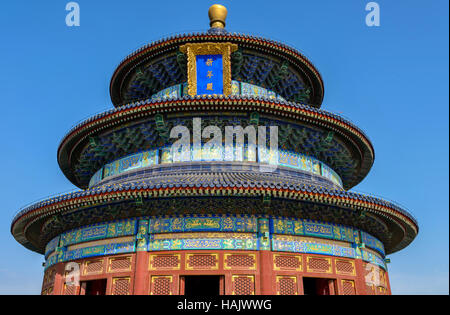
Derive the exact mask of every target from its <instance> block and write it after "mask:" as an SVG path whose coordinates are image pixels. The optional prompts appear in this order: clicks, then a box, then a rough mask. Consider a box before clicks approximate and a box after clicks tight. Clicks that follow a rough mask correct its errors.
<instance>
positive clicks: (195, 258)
mask: <svg viewBox="0 0 450 315" xmlns="http://www.w3.org/2000/svg"><path fill="white" fill-rule="evenodd" d="M186 264H187V269H217V268H218V259H217V255H210V254H205V255H203V254H192V255H188V258H187V261H186Z"/></svg>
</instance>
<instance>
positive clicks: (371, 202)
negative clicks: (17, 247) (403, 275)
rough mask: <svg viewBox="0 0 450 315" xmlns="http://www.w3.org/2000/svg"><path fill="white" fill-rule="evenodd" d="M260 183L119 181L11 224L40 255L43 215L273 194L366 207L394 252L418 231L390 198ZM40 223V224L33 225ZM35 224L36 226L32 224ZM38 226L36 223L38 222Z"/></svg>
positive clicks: (34, 209) (33, 210)
mask: <svg viewBox="0 0 450 315" xmlns="http://www.w3.org/2000/svg"><path fill="white" fill-rule="evenodd" d="M266 186H267V187H263V185H262V184H261V183H257V184H248V185H245V186H244V185H241V184H239V185H235V184H231V185H226V186H225V185H222V184H220V183H216V184H212V183H203V184H200V183H199V184H189V185H187V184H183V185H182V184H177V183H173V184H161V185H159V184H158V185H154V184H145V183H125V184H120V185H105V186H100V187H96V188H93V189H90V190H87V191H80V192H74V193H69V194H65V195H61V196H59V197H55V198H52V199H48V200H44V201H42V202H39V203H37V204H35V205H32V206H30V207H28V208H26V209H24V210H22V211H21V212H20V213H19V214H18V215H17V216H16V217H15V218H14V220H13V222H12V224H11V233H12V234H13V236H14V238H15V239H16V240H17V241H18V242H19V243H21V244H22V245H24V246H25V247H27V248H29V249H31V250H33V251H36V252H39V253H43V251H44V248H42V247H40V246H39V245H38V240H32V239H30V238H29V237H28V230H29V229H31V230H33V231H34V232H35V233H36V231H38V230H39V231H40V226H36V224H38V223H39V222H40V224H42V222H43V221H44V220H45V219H46V218H50V217H52V216H54V215H56V214H61V213H65V212H67V211H74V210H78V209H83V208H89V207H94V206H98V205H102V204H108V203H111V202H122V201H133V200H136V198H138V197H142V198H164V197H171V198H177V197H212V198H213V197H219V196H228V197H232V196H236V195H237V194H239V197H240V198H242V197H259V196H267V195H271V196H272V197H274V198H281V199H289V200H298V201H308V202H314V203H317V204H324V205H333V206H338V207H340V208H348V209H351V210H354V211H366V212H367V213H368V214H371V215H373V216H375V217H378V218H383V219H384V220H385V221H386V220H387V221H388V222H390V225H391V226H393V227H395V230H396V231H402V232H401V233H399V232H397V234H398V235H395V240H396V241H395V244H393V245H392V246H391V248H386V252H387V253H388V254H389V253H392V252H396V251H399V250H401V249H403V248H404V247H406V246H408V245H409V243H411V242H412V241H413V239H414V238H415V237H416V235H417V234H418V231H419V227H418V224H417V221H416V220H415V219H414V217H413V216H412V215H411V214H409V213H408V212H407V211H405V210H403V209H402V208H400V207H399V206H397V205H394V204H392V203H390V202H388V201H385V200H382V199H378V198H374V197H370V196H365V195H361V194H357V193H353V192H346V191H341V190H328V189H326V188H324V187H315V186H312V187H311V186H306V185H287V184H283V185H281V184H272V183H271V184H269V185H266ZM36 222H38V223H36ZM35 223H36V224H35ZM38 225H39V224H38Z"/></svg>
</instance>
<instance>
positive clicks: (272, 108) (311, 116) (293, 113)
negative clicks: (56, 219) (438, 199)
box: [58, 96, 375, 189]
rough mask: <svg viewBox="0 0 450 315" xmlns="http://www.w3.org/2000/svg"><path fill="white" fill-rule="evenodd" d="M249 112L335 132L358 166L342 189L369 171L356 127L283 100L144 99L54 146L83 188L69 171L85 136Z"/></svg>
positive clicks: (370, 152)
mask: <svg viewBox="0 0 450 315" xmlns="http://www.w3.org/2000/svg"><path fill="white" fill-rule="evenodd" d="M205 111H209V112H217V111H232V112H249V111H257V112H260V113H264V114H272V115H275V116H278V117H280V118H281V119H291V120H293V121H295V122H297V123H308V124H312V125H315V126H318V127H320V128H325V129H327V130H329V131H334V132H336V133H338V134H339V135H340V136H341V137H342V138H343V139H344V140H345V141H346V142H348V143H349V144H351V145H352V146H353V147H354V148H356V151H358V156H359V158H358V159H359V161H360V165H359V167H358V169H357V176H356V179H355V180H353V181H347V182H344V188H345V189H350V188H351V187H354V186H355V185H357V184H358V183H359V182H361V181H362V180H363V179H364V177H365V176H366V175H367V174H368V172H369V171H370V169H371V167H372V165H373V162H374V159H375V153H374V149H373V146H372V143H371V142H370V140H369V139H368V137H367V136H366V135H365V134H364V132H362V131H361V130H360V129H359V128H358V127H356V126H355V125H354V124H352V123H351V122H349V121H347V120H345V119H343V118H342V117H340V116H338V115H336V114H333V113H330V112H327V111H324V110H321V109H316V108H313V107H310V106H306V105H302V104H297V103H293V102H283V101H278V100H271V99H265V98H247V97H241V96H239V97H237V96H231V97H223V96H215V97H211V96H208V97H206V96H197V97H195V98H192V97H184V98H181V99H170V100H161V101H158V100H147V101H141V102H136V103H131V104H128V105H126V106H123V107H120V108H116V109H112V110H109V111H107V112H104V113H102V114H98V115H96V116H94V117H92V118H89V119H87V120H86V121H84V122H82V123H80V124H79V125H77V126H75V127H74V128H72V130H71V131H69V133H68V134H67V135H66V136H65V137H64V138H63V140H62V141H61V144H60V146H59V148H58V163H59V166H60V168H61V170H62V171H63V173H64V174H65V175H66V177H67V178H68V179H69V180H70V181H71V182H72V183H73V184H75V185H76V186H78V187H80V188H83V189H85V188H87V185H88V183H80V182H77V180H76V178H75V174H74V172H73V166H72V159H73V154H74V152H75V150H76V149H77V148H78V147H79V146H80V145H82V144H83V143H85V142H84V141H86V140H87V139H88V138H89V137H91V136H93V135H95V134H98V133H100V132H102V131H105V130H107V129H110V128H114V127H116V126H119V125H121V124H124V123H130V122H132V121H134V120H138V119H143V118H145V117H149V116H152V115H155V114H157V113H166V114H167V113H174V112H192V113H193V114H194V113H195V112H205Z"/></svg>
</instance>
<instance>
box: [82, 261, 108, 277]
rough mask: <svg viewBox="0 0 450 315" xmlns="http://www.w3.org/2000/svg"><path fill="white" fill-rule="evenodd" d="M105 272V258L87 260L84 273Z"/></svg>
mask: <svg viewBox="0 0 450 315" xmlns="http://www.w3.org/2000/svg"><path fill="white" fill-rule="evenodd" d="M102 272H103V259H101V260H93V261H87V262H86V264H85V265H84V274H92V273H102Z"/></svg>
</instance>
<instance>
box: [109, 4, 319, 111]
mask: <svg viewBox="0 0 450 315" xmlns="http://www.w3.org/2000/svg"><path fill="white" fill-rule="evenodd" d="M218 7H219V8H218ZM220 7H221V6H213V7H211V9H210V12H209V13H210V20H211V26H212V28H211V29H210V30H208V31H207V32H203V33H189V34H180V35H175V36H172V37H169V38H165V39H161V40H158V41H156V42H153V43H150V44H147V45H145V46H143V47H141V48H140V49H138V50H136V51H135V52H133V53H132V54H130V55H128V56H127V57H126V58H125V59H124V60H123V61H122V62H121V63H120V64H119V66H118V67H117V69H116V70H115V72H114V74H113V76H112V79H111V84H110V94H111V100H112V102H113V104H114V106H115V107H120V106H122V105H124V104H127V103H131V102H135V101H140V100H144V99H148V98H151V97H152V96H153V95H154V94H156V93H157V92H159V91H161V90H164V89H165V88H168V87H171V86H174V85H177V84H181V83H185V82H187V80H188V75H187V63H188V61H187V60H188V58H187V53H186V52H185V51H183V49H181V50H180V48H181V46H183V45H186V44H193V43H208V42H211V43H230V44H232V45H237V49H236V50H235V51H234V52H232V53H231V60H230V61H231V79H232V80H235V81H240V82H246V83H250V84H254V85H257V86H260V87H262V88H265V89H267V90H270V91H273V92H275V93H276V94H278V95H280V96H281V97H282V98H284V99H285V100H287V101H293V102H297V103H302V104H306V105H310V106H313V107H317V108H319V107H320V106H321V104H322V101H323V97H324V85H323V81H322V77H321V76H320V74H319V72H318V71H317V69H316V68H315V67H314V65H313V64H312V63H311V62H310V61H309V60H308V59H307V58H306V57H305V56H304V55H302V54H301V53H300V52H298V51H297V50H296V49H294V48H292V47H289V46H287V45H285V44H282V43H279V42H276V41H273V40H269V39H264V38H260V37H255V36H250V35H243V34H236V33H228V32H227V31H226V30H225V29H224V28H223V27H224V26H225V21H224V18H225V17H226V9H225V15H224V14H223V9H224V7H222V8H223V9H220Z"/></svg>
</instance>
